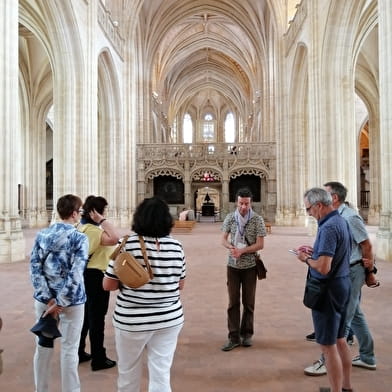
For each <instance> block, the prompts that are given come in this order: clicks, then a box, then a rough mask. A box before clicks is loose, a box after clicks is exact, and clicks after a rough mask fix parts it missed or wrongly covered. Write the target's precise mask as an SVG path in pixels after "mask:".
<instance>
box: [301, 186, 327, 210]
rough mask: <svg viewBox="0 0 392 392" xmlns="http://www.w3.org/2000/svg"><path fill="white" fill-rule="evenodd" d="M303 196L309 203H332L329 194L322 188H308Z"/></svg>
mask: <svg viewBox="0 0 392 392" xmlns="http://www.w3.org/2000/svg"><path fill="white" fill-rule="evenodd" d="M304 198H305V199H307V201H308V202H309V204H311V205H313V204H316V203H321V204H323V205H325V206H330V205H331V204H332V196H331V194H330V193H329V192H327V191H326V190H325V189H323V188H311V189H308V190H307V191H306V192H305V194H304Z"/></svg>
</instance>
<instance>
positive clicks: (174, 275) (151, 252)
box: [103, 197, 185, 392]
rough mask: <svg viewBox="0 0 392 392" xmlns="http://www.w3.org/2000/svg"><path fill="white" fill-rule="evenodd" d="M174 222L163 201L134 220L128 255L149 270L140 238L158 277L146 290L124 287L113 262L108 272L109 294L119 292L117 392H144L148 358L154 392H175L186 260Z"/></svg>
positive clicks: (150, 203)
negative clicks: (173, 373)
mask: <svg viewBox="0 0 392 392" xmlns="http://www.w3.org/2000/svg"><path fill="white" fill-rule="evenodd" d="M172 227H173V218H172V216H171V215H170V211H169V207H168V205H167V204H166V202H164V201H163V200H161V199H159V198H157V197H152V198H150V199H145V200H144V201H143V202H142V203H141V204H140V205H139V206H138V207H137V209H136V211H135V214H134V216H133V224H132V230H133V231H134V234H132V235H130V236H129V238H128V240H127V242H126V245H125V250H126V251H127V252H130V253H132V255H133V256H134V257H135V259H136V260H137V261H139V262H140V263H141V264H144V261H143V253H142V250H141V245H140V242H139V238H138V236H143V238H144V242H145V246H146V252H147V256H148V260H149V263H150V265H151V268H152V272H153V274H154V277H153V279H151V280H150V281H149V282H148V283H146V284H145V285H143V286H141V287H139V288H137V289H132V288H130V287H127V286H126V285H123V284H121V282H120V281H119V279H118V277H117V276H116V274H115V272H114V269H113V261H111V262H110V263H109V266H108V268H107V270H106V272H105V277H104V280H103V287H104V289H105V290H117V289H119V292H118V295H117V300H116V307H115V310H114V314H113V325H114V327H115V339H116V350H117V356H118V380H117V392H139V391H140V385H141V376H142V364H143V361H142V358H143V352H144V351H146V352H147V363H148V369H149V371H148V375H149V388H148V390H149V391H150V392H171V387H170V369H171V365H172V362H173V357H174V353H175V350H176V346H177V340H178V335H179V333H180V331H181V328H182V325H183V322H184V315H183V310H182V304H181V300H180V290H181V289H182V288H183V287H184V282H185V256H184V251H183V248H182V245H181V243H180V242H179V241H177V240H175V239H174V238H172V237H171V236H170V231H171V229H172Z"/></svg>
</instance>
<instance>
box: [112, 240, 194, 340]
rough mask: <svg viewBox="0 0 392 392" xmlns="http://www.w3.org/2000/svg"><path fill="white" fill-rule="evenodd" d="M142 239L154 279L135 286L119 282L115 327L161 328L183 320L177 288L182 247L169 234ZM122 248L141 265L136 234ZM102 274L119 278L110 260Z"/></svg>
mask: <svg viewBox="0 0 392 392" xmlns="http://www.w3.org/2000/svg"><path fill="white" fill-rule="evenodd" d="M144 241H145V244H146V251H147V256H148V260H149V262H150V265H151V268H152V271H153V273H154V278H153V279H152V280H151V281H150V282H148V283H146V284H145V285H144V286H142V287H139V288H138V289H131V288H130V287H127V286H123V285H121V284H120V289H119V293H118V295H117V300H116V307H115V310H114V313H113V325H114V327H116V328H119V329H122V330H125V331H130V332H137V331H152V330H157V329H163V328H168V327H173V326H176V325H180V324H182V323H183V322H184V315H183V310H182V304H181V300H180V290H179V282H180V280H181V279H185V273H186V272H185V255H184V251H183V247H182V245H181V243H180V242H179V241H177V240H175V239H174V238H172V237H171V236H166V237H161V238H157V239H156V238H152V237H144ZM157 242H158V243H159V246H157ZM125 249H126V251H127V252H129V253H132V255H133V256H134V257H135V259H136V260H138V261H140V263H142V264H144V261H143V254H142V251H141V249H140V243H139V239H138V236H137V234H132V235H130V236H129V238H128V240H127V242H126V245H125ZM105 276H106V277H108V278H112V279H118V278H117V276H116V275H115V273H114V270H113V261H110V262H109V266H108V268H107V270H106V272H105Z"/></svg>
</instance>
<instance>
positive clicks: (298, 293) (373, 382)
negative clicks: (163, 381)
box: [0, 222, 392, 392]
mask: <svg viewBox="0 0 392 392" xmlns="http://www.w3.org/2000/svg"><path fill="white" fill-rule="evenodd" d="M375 231H376V228H374V227H369V232H370V233H371V238H372V239H373V241H375ZM25 235H26V239H27V241H26V242H27V244H26V255H28V253H29V252H30V248H31V244H32V241H33V239H34V236H35V231H32V230H28V231H26V232H25ZM174 236H175V237H176V238H178V239H179V240H180V241H181V242H182V243H183V245H184V248H185V252H186V256H187V273H188V277H187V281H186V286H185V289H184V291H183V294H182V301H183V304H184V310H185V317H186V323H185V326H184V329H183V331H182V333H181V335H180V339H179V342H178V348H177V352H176V356H175V359H174V364H173V368H172V389H173V392H179V391H183V392H188V391H195V392H256V391H257V392H283V391H293V392H317V391H318V390H319V387H320V386H327V385H328V380H327V378H326V376H323V377H308V376H305V375H304V374H303V368H304V367H305V366H307V365H309V364H311V363H312V361H313V360H315V359H317V358H318V356H319V349H318V347H317V345H316V344H315V343H311V342H307V341H306V340H305V338H304V336H305V335H306V334H308V333H309V332H311V331H312V323H311V317H310V312H309V310H307V309H306V308H305V307H304V306H303V305H302V302H301V300H302V293H303V286H304V279H305V274H306V269H305V266H304V265H302V264H300V263H299V262H298V261H297V260H296V258H295V257H294V256H292V255H291V254H289V253H288V252H287V250H288V249H289V248H291V247H294V246H298V245H302V244H312V240H313V238H312V237H310V236H308V235H307V232H306V229H304V228H293V227H292V228H289V227H275V226H273V227H272V234H270V235H269V236H268V237H267V238H266V239H265V250H264V251H263V259H264V261H265V263H266V266H267V268H268V276H267V280H265V281H262V282H261V283H259V285H258V290H257V303H256V314H255V317H256V320H255V336H254V345H253V347H251V348H242V347H241V348H237V349H235V350H233V351H231V352H222V351H221V350H220V346H221V345H222V344H223V343H224V341H225V340H226V334H227V330H226V305H227V297H226V287H225V258H226V250H225V249H224V248H222V247H221V246H220V224H219V223H210V222H209V223H207V222H206V223H204V222H200V223H197V224H196V226H195V228H194V229H193V231H192V233H190V234H176V233H174ZM378 268H379V278H380V280H381V281H382V284H381V286H380V287H379V288H377V289H369V288H364V289H363V309H364V311H365V314H366V315H367V318H368V322H369V325H370V327H371V330H372V332H373V336H374V339H375V343H376V354H377V359H378V366H377V370H376V371H369V370H364V369H359V368H353V385H354V387H355V391H356V392H389V391H391V390H392V369H391V365H392V361H391V358H392V328H391V325H392V312H391V298H392V263H390V262H386V261H383V260H379V261H378ZM0 298H1V302H2V303H1V308H0V314H1V317H2V318H3V322H4V325H3V330H2V331H1V333H0V347H2V348H4V353H3V358H4V372H3V374H2V375H0V391H1V392H33V390H34V388H33V374H32V356H33V351H34V337H33V334H32V333H31V332H29V329H30V327H31V326H32V325H33V323H34V316H33V306H32V303H33V301H32V288H31V285H30V282H29V275H28V262H27V261H26V262H20V263H14V264H2V265H0ZM114 299H115V293H112V296H111V309H112V308H113V302H114ZM110 313H111V310H110V311H109V314H108V317H107V330H106V347H107V351H108V354H109V356H110V357H111V358H114V359H115V358H116V353H115V349H114V337H113V327H112V325H111V321H110ZM58 346H59V345H58V344H57V346H56V348H55V349H56V351H58V349H59V347H58ZM351 350H352V354H353V356H354V355H356V354H357V350H358V345H357V344H356V345H354V346H352V348H351ZM55 357H56V360H55V361H54V364H53V382H52V389H51V391H52V392H60V388H59V381H58V379H59V371H58V365H59V363H58V355H56V356H55ZM80 378H81V384H82V391H83V392H92V391H97V390H98V391H105V392H112V391H113V392H115V391H116V386H115V385H116V368H113V369H109V370H104V371H99V372H92V371H91V370H90V368H89V365H88V364H82V365H81V366H80ZM145 385H146V376H145V377H144V385H143V389H142V391H143V392H145V391H146V390H147V389H146V386H145Z"/></svg>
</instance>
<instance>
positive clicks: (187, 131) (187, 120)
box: [182, 113, 193, 143]
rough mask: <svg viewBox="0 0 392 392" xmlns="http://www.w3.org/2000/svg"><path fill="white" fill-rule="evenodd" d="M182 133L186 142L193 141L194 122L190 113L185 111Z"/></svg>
mask: <svg viewBox="0 0 392 392" xmlns="http://www.w3.org/2000/svg"><path fill="white" fill-rule="evenodd" d="M182 135H183V141H184V143H192V142H193V124H192V117H191V115H190V114H189V113H185V116H184V123H183V126H182Z"/></svg>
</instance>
